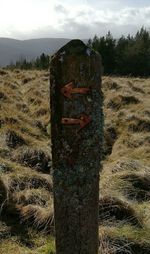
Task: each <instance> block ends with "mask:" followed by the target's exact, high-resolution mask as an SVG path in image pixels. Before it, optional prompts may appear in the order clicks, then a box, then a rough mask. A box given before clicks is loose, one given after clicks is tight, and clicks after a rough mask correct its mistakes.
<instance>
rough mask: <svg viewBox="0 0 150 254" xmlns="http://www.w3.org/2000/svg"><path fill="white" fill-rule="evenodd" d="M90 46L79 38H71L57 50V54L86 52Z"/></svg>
mask: <svg viewBox="0 0 150 254" xmlns="http://www.w3.org/2000/svg"><path fill="white" fill-rule="evenodd" d="M87 49H88V47H87V46H86V45H85V43H84V42H83V41H81V40H79V39H75V40H71V41H69V42H68V43H67V44H66V45H65V46H63V47H62V48H60V49H59V50H58V52H57V54H61V53H62V54H63V53H64V54H65V53H66V54H71V55H74V54H75V55H76V54H85V53H86V50H87Z"/></svg>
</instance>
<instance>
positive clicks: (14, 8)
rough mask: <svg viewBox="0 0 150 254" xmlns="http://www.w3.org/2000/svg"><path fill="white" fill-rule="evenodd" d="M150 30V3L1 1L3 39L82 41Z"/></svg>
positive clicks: (0, 33) (134, 0)
mask: <svg viewBox="0 0 150 254" xmlns="http://www.w3.org/2000/svg"><path fill="white" fill-rule="evenodd" d="M142 26H144V27H145V28H147V29H148V30H150V0H80V1H79V0H62V1H61V0H56V1H55V0H0V37H9V38H15V39H21V40H24V39H31V38H51V37H53V38H80V39H88V38H93V36H94V35H95V34H97V36H103V35H105V34H106V33H107V32H108V31H111V32H112V34H113V35H114V37H116V38H117V37H119V36H121V35H122V34H123V35H128V34H129V33H130V34H135V33H136V32H137V30H139V29H140V28H141V27H142Z"/></svg>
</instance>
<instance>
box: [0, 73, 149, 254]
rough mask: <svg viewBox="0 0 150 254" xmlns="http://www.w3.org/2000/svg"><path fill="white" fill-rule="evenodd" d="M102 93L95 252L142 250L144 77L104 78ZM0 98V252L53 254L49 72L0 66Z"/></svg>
mask: <svg viewBox="0 0 150 254" xmlns="http://www.w3.org/2000/svg"><path fill="white" fill-rule="evenodd" d="M103 93H104V114H105V137H104V153H103V171H102V173H101V183H100V185H101V186H100V195H101V198H100V204H99V206H100V213H99V232H100V249H99V253H100V254H101V253H102V254H118V253H120V254H123V253H128V254H130V253H131V254H137V253H138V254H148V253H150V251H149V250H150V238H149V233H150V231H149V230H150V202H149V201H150V188H149V186H150V167H149V162H150V135H149V133H150V119H149V117H150V110H149V94H150V79H139V78H119V77H117V78H116V77H113V78H112V77H104V78H103ZM0 101H1V104H0V110H1V118H0V239H1V243H0V254H4V253H9V254H14V253H15V254H19V253H21V254H26V253H27V254H40V253H44V254H50V253H51V254H53V253H55V246H54V237H53V233H54V231H53V230H54V223H53V195H52V179H51V176H50V174H49V171H50V169H51V154H50V137H49V130H50V120H49V119H50V115H49V73H47V72H45V71H20V70H14V71H9V70H2V69H1V70H0ZM49 233H50V234H51V239H50V240H49V238H48V237H49V236H48V235H49Z"/></svg>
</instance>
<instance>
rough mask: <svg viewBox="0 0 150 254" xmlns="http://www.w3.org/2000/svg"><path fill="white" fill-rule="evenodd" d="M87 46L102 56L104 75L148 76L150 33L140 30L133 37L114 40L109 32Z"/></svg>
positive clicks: (149, 69)
mask: <svg viewBox="0 0 150 254" xmlns="http://www.w3.org/2000/svg"><path fill="white" fill-rule="evenodd" d="M88 45H89V46H90V47H91V48H93V49H95V50H96V51H98V52H99V53H100V54H101V56H102V62H103V66H104V74H114V75H132V76H150V32H148V31H147V30H146V29H144V28H141V30H140V31H138V32H137V33H136V35H135V36H130V35H128V36H127V37H125V36H122V37H121V38H119V39H118V40H116V39H114V38H113V36H112V35H111V33H110V32H108V34H107V35H106V36H105V37H104V36H103V37H100V38H99V37H97V36H96V35H95V37H94V38H93V39H90V40H89V41H88Z"/></svg>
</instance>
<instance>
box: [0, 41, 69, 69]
mask: <svg viewBox="0 0 150 254" xmlns="http://www.w3.org/2000/svg"><path fill="white" fill-rule="evenodd" d="M68 41H70V39H65V38H43V39H31V40H23V41H21V40H15V39H9V38H0V67H3V66H6V65H8V64H10V62H11V61H12V62H16V61H17V60H20V59H21V58H26V59H27V60H32V59H34V58H35V57H37V56H39V55H41V54H42V53H45V54H53V53H54V52H55V51H56V50H57V49H58V48H60V47H61V46H63V45H64V44H66V43H67V42H68Z"/></svg>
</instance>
